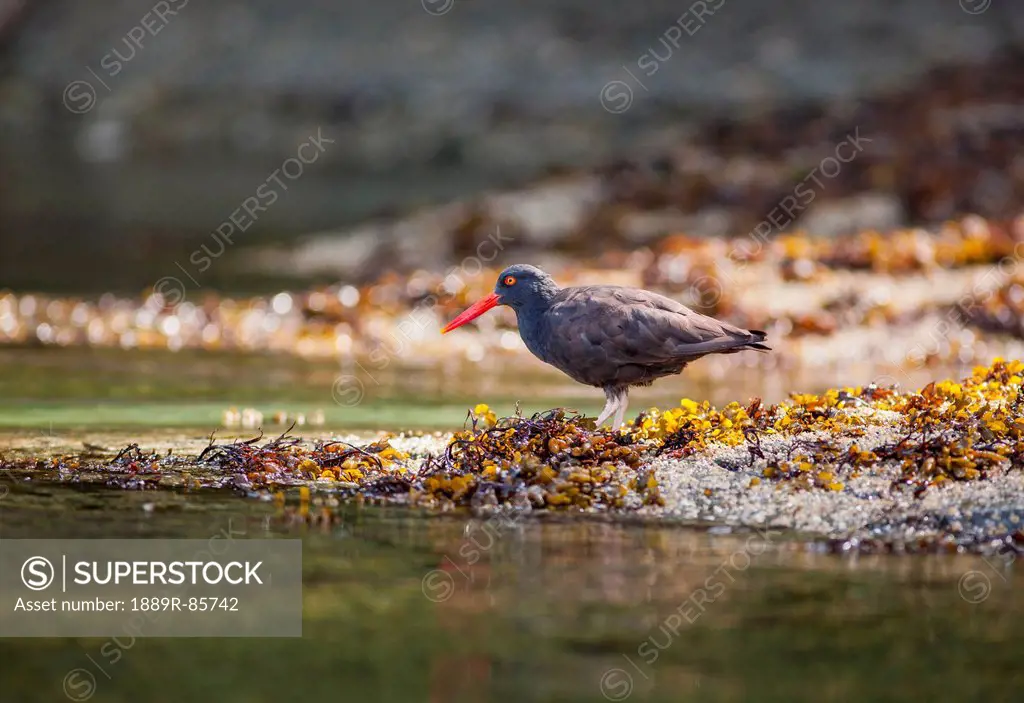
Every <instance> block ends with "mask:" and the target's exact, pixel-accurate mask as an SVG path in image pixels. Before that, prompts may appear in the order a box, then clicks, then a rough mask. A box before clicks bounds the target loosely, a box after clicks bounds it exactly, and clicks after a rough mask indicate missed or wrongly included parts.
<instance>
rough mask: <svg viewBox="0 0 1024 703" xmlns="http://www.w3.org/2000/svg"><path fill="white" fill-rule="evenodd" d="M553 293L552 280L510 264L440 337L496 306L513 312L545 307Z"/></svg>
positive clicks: (536, 270) (534, 269) (534, 270)
mask: <svg viewBox="0 0 1024 703" xmlns="http://www.w3.org/2000/svg"><path fill="white" fill-rule="evenodd" d="M557 292H558V285H557V284H555V281H554V279H552V278H551V276H549V275H547V274H546V273H544V272H543V271H541V270H540V269H539V268H537V267H536V266H530V265H529V264H513V265H512V266H509V267H508V268H506V269H505V270H504V271H502V272H501V274H499V275H498V282H497V283H495V284H494V292H493V293H491V294H490V295H489V296H487V297H486V298H484V299H482V300H479V301H477V302H476V303H474V304H473V305H471V306H470V307H469V308H467V309H466V310H465V311H464V312H462V314H460V315H459V316H458V317H456V318H455V319H454V320H452V321H451V322H449V323H448V326H447V327H445V328H444V329H443V330H441V333H442V334H445V333H448V332H451V331H452V330H453V329H455V328H456V327H461V326H462V325H464V324H466V323H467V322H469V321H471V320H474V319H476V318H478V317H480V316H481V315H483V314H484V313H485V312H487V311H488V310H490V309H491V308H494V307H496V306H498V305H508V306H509V307H511V308H512V309H513V310H516V311H517V312H518V311H519V310H522V309H523V308H528V307H532V306H542V305H545V304H546V303H547V301H549V300H550V299H551V297H552V296H553V295H554V294H555V293H557Z"/></svg>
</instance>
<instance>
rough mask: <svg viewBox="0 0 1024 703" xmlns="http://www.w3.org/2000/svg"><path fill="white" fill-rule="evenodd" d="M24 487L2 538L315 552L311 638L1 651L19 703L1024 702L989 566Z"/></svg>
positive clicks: (3, 521) (1020, 642)
mask: <svg viewBox="0 0 1024 703" xmlns="http://www.w3.org/2000/svg"><path fill="white" fill-rule="evenodd" d="M12 488H13V491H12V492H11V493H10V494H9V495H7V496H6V497H5V498H4V499H3V500H2V501H0V535H2V536H3V537H5V538H18V537H23V538H24V537H38V538H56V537H72V536H74V537H88V538H100V537H108V536H114V535H116V536H120V537H128V536H131V537H137V538H155V537H181V538H185V537H191V538H204V537H207V536H209V535H212V534H215V533H217V532H218V531H219V530H221V529H222V528H225V527H227V526H228V525H229V524H230V526H231V529H232V530H233V531H235V532H240V531H243V530H244V531H245V533H246V537H253V538H262V537H301V539H302V540H303V545H304V547H303V570H304V584H305V587H304V600H303V608H304V620H303V637H302V639H301V640H296V639H281V640H273V639H271V640H258V639H138V640H134V641H133V640H132V639H131V638H129V637H125V638H121V639H120V641H118V642H116V643H115V644H114V645H110V643H109V641H108V640H103V639H61V640H9V639H2V640H0V661H2V662H3V666H2V667H0V690H2V691H3V692H4V695H3V700H5V701H6V700H10V701H23V702H25V703H32V702H33V701H54V700H64V697H63V696H64V694H63V690H62V686H63V681H64V677H65V675H66V674H67V673H68V672H69V671H71V670H74V669H84V670H85V671H87V672H89V674H90V675H91V676H92V677H93V678H94V679H95V685H96V689H95V695H94V696H92V698H91V700H94V701H103V702H106V701H111V702H114V701H124V702H126V703H127V702H131V703H135V702H136V701H143V700H144V701H175V702H177V701H180V700H189V699H191V700H216V701H274V700H294V699H296V698H297V697H298V696H299V695H302V697H303V698H309V697H311V696H313V697H316V698H320V699H324V700H355V701H364V700H367V701H412V700H417V701H421V700H430V701H484V700H488V701H516V702H521V701H549V700H551V701H553V700H558V701H576V700H579V701H583V700H594V701H601V700H625V699H627V698H628V699H629V700H652V701H685V700H694V701H717V700H722V701H725V700H737V701H738V700H764V701H794V700H808V701H822V700H851V701H854V700H856V701H863V700H917V699H935V700H957V701H962V700H1010V699H1011V698H1012V697H1013V694H1015V693H1019V692H1020V691H1021V690H1022V689H1024V674H1022V673H1021V672H1020V667H1019V666H1018V664H1019V661H1020V657H1021V656H1022V655H1024V631H1022V630H1021V628H1020V627H1019V623H1020V618H1021V617H1022V616H1024V598H1022V589H1021V586H1020V583H1019V579H1014V578H1013V577H1012V574H1009V573H1008V572H1007V571H1006V570H1005V569H1004V568H1002V565H1000V564H989V563H986V562H984V561H983V560H981V559H980V558H975V557H957V556H952V557H903V558H894V557H867V558H866V557H859V558H856V559H853V558H842V557H837V556H827V555H823V554H818V553H815V552H813V551H811V550H809V549H808V548H807V547H806V546H805V545H803V544H802V543H800V542H797V541H794V540H793V539H792V538H791V537H790V536H787V535H781V534H773V533H769V534H767V535H760V534H756V533H743V534H710V533H709V532H708V531H706V530H703V529H698V528H665V527H653V526H643V525H622V524H619V525H615V524H608V523H603V522H596V521H591V520H561V521H553V520H537V519H523V520H521V521H519V522H517V523H515V524H510V523H500V524H498V523H493V522H492V523H488V524H489V525H490V527H489V528H485V527H484V526H483V523H480V522H475V521H473V520H471V519H470V518H469V517H467V516H446V517H428V516H424V515H419V514H414V513H410V512H406V511H402V510H395V509H387V510H384V509H376V508H365V507H364V508H356V507H354V506H353V507H349V508H347V509H346V508H342V509H341V515H340V517H339V518H338V520H337V521H336V522H335V523H333V524H331V525H330V526H315V527H314V526H310V525H309V524H307V523H306V522H304V521H301V520H300V519H299V518H297V517H296V516H297V515H298V510H295V509H293V508H297V507H299V506H285V507H284V508H282V507H280V506H275V505H273V504H269V503H262V502H256V501H251V500H246V499H242V498H239V497H237V496H235V495H232V494H230V493H217V492H208V493H199V494H190V495H185V494H179V493H171V492H124V491H111V490H88V491H79V490H75V489H72V488H67V487H54V486H46V485H36V484H33V483H21V484H18V485H16V486H13V487H12ZM467 529H468V530H469V531H468V534H467ZM471 562H475V563H471ZM438 574H443V575H442V576H438ZM981 586H985V589H984V590H982V589H981ZM701 591H703V592H704V595H703V597H702V596H701V595H699V594H700V592H701ZM982 594H983V595H984V596H985V597H984V598H983V599H981V600H980V602H973V603H972V602H969V601H976V600H979V598H978V596H979V595H982ZM700 601H705V602H700ZM673 614H675V615H674V616H673ZM104 645H108V646H107V647H106V648H104ZM118 655H119V656H118ZM79 680H81V679H79Z"/></svg>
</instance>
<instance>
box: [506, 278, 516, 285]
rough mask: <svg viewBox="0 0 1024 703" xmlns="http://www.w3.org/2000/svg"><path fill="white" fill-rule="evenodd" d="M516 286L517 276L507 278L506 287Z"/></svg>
mask: <svg viewBox="0 0 1024 703" xmlns="http://www.w3.org/2000/svg"><path fill="white" fill-rule="evenodd" d="M515 284H516V277H515V276H505V285H506V286H514V285H515Z"/></svg>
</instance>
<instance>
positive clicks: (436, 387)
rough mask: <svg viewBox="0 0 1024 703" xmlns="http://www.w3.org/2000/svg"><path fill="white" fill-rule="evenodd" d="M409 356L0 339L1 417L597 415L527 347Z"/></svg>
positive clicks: (13, 423) (646, 399) (91, 423)
mask: <svg viewBox="0 0 1024 703" xmlns="http://www.w3.org/2000/svg"><path fill="white" fill-rule="evenodd" d="M414 362H415V359H413V358H409V359H406V360H404V361H401V362H396V363H394V364H391V365H389V366H388V367H386V368H383V369H377V368H373V367H370V368H369V369H367V368H366V367H365V366H361V365H360V364H359V363H357V362H348V363H347V364H346V365H344V366H342V365H340V364H339V363H338V362H335V361H330V360H309V359H302V358H298V357H292V356H288V355H283V354H235V353H231V354H229V353H215V352H207V351H203V352H197V351H180V352H169V351H152V350H146V351H138V350H119V349H82V348H61V347H39V348H14V347H8V348H3V347H0V428H4V427H6V428H22V429H25V428H35V429H39V430H43V431H47V432H49V431H51V430H57V429H61V428H67V429H71V430H75V429H84V428H89V429H97V428H102V429H120V428H129V427H130V428H167V427H178V428H205V433H206V434H208V433H209V431H210V430H212V429H216V428H217V427H219V426H220V425H221V423H222V418H223V414H224V411H225V410H227V409H228V408H229V407H236V408H239V409H241V408H244V407H253V408H255V409H257V410H259V411H260V412H262V413H263V415H264V417H265V419H266V422H265V423H264V427H265V428H266V429H267V431H268V432H271V431H273V430H274V429H275V427H274V426H273V425H272V424H271V419H272V416H273V415H274V413H276V412H278V411H284V412H287V413H291V414H292V415H294V414H297V413H302V414H303V415H305V416H306V417H307V418H308V417H310V416H312V415H313V414H314V413H316V411H318V410H320V411H322V412H323V416H324V420H325V426H326V427H327V428H329V429H333V430H341V431H344V430H390V431H395V430H403V429H449V430H450V429H454V428H458V427H461V426H462V425H463V423H464V422H465V419H466V411H467V409H468V408H470V407H473V406H474V405H476V404H477V403H481V402H482V403H487V404H488V405H490V406H491V407H492V408H493V409H494V410H495V411H496V412H497V413H498V414H499V415H510V414H512V413H513V412H514V411H515V410H516V407H517V405H518V407H519V408H520V409H521V410H522V412H523V413H524V414H526V415H530V414H532V413H535V412H541V411H544V410H549V409H551V408H553V407H566V408H571V409H575V410H579V411H580V412H585V413H588V414H590V415H591V416H595V415H597V414H598V413H599V411H600V410H601V408H602V407H603V405H604V395H603V394H602V393H601V391H600V390H599V389H596V388H590V387H587V386H582V385H580V384H577V383H575V382H573V381H572V380H570V379H569V378H568V377H566V376H564V375H562V374H561V373H560V372H558V371H556V370H554V369H552V368H551V367H548V366H546V365H545V364H543V363H541V362H540V361H538V360H536V359H534V358H533V357H530V356H528V355H523V356H522V357H521V358H516V359H515V360H513V361H512V362H511V363H510V362H509V361H508V360H500V361H485V362H484V363H481V364H473V363H470V362H465V361H461V362H460V361H450V362H447V363H433V364H431V363H429V362H425V361H421V362H420V363H419V364H416V365H414ZM698 363H711V362H707V361H704V360H702V361H701V362H698ZM703 371H706V369H705V370H702V372H703ZM967 371H969V369H967V368H966V367H960V368H956V367H947V368H939V369H925V370H921V371H916V372H914V373H913V374H912V375H907V374H905V373H902V374H900V375H899V377H895V376H893V375H891V372H890V373H889V374H886V373H883V372H882V371H881V370H879V369H874V368H869V367H867V366H865V367H864V368H844V369H804V370H800V371H780V370H776V371H772V372H770V373H766V372H764V371H761V370H758V369H751V368H743V367H740V368H738V369H734V370H732V371H730V372H728V373H727V374H726V375H724V376H723V377H721V378H710V377H709V376H708V375H706V374H704V375H701V374H698V373H689V372H685V373H683V374H682V375H680V376H674V377H670V378H665V379H661V380H659V381H658V382H657V383H655V384H654V385H653V386H651V387H649V388H635V389H633V390H632V391H631V392H630V406H629V407H630V416H635V415H634V414H635V413H639V412H640V411H642V410H644V409H646V408H649V407H652V406H657V407H675V406H676V405H677V404H678V403H679V400H680V399H681V398H684V397H686V398H693V399H696V400H698V401H700V400H709V401H710V402H712V403H714V404H716V405H718V406H724V405H725V404H727V403H729V402H731V401H734V400H735V401H738V402H740V403H743V404H747V403H749V401H750V400H751V399H752V398H754V397H761V398H763V399H764V400H765V402H768V403H774V402H778V401H780V400H783V399H785V398H786V397H787V396H788V394H789V393H790V392H803V393H818V392H821V391H823V390H825V389H827V388H830V387H836V386H840V387H841V386H848V385H852V386H856V385H866V384H868V383H871V382H873V381H878V382H879V383H881V384H883V385H889V384H892V383H900V384H902V385H903V386H904V387H915V388H916V387H919V386H922V385H924V384H926V383H928V382H929V381H930V380H933V379H935V378H946V377H953V378H959V377H961V376H962V375H963V374H964V373H965V372H967ZM282 429H283V428H282ZM298 431H300V432H301V431H302V428H299V430H298Z"/></svg>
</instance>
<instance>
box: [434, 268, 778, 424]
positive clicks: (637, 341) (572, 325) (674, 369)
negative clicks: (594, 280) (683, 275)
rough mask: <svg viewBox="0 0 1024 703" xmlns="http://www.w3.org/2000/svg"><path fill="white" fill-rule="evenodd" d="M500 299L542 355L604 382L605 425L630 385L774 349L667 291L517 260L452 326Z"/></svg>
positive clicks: (622, 408)
mask: <svg viewBox="0 0 1024 703" xmlns="http://www.w3.org/2000/svg"><path fill="white" fill-rule="evenodd" d="M497 305H508V306H509V307H511V308H512V309H513V310H515V311H516V318H517V319H518V321H519V335H520V336H521V337H522V338H523V342H525V343H526V347H527V348H528V349H529V350H530V351H531V352H533V355H534V356H536V357H537V358H538V359H540V360H541V361H545V362H547V363H549V364H551V365H552V366H554V367H555V368H557V369H560V370H561V371H563V372H564V373H566V374H567V375H569V376H570V377H571V378H573V379H574V380H576V381H579V382H580V383H586V384H587V385H590V386H597V387H598V388H603V389H604V394H605V396H606V397H607V398H608V403H607V404H606V405H605V406H604V410H603V411H602V412H601V415H600V416H599V417H598V418H597V424H598V425H600V424H601V423H603V422H604V421H605V420H607V419H608V417H609V416H610V415H611V414H612V412H614V413H615V419H614V421H613V424H612V427H613V428H618V427H620V426H621V425H622V420H623V417H624V415H625V414H626V406H627V404H628V393H629V387H630V386H649V385H650V384H651V383H652V382H653V381H654V380H655V379H658V378H661V377H662V376H669V375H671V374H677V373H679V372H680V371H682V370H683V369H684V368H686V365H687V364H689V363H690V362H691V361H695V360H697V359H699V358H700V357H702V356H704V355H705V354H734V353H736V352H738V351H743V350H744V349H754V350H757V351H762V352H766V351H771V348H770V347H768V346H767V345H765V344H763V342H764V340H765V337H766V335H765V333H764V332H761V331H759V330H744V329H740V328H739V327H734V326H732V325H730V324H727V323H725V322H719V321H718V320H715V319H714V318H711V317H708V316H706V315H701V314H700V313H698V312H694V311H693V310H690V309H689V308H688V307H686V306H685V305H681V304H679V303H677V302H676V301H674V300H670V299H669V298H666V297H665V296H663V295H658V294H657V293H651V292H650V291H646V290H640V289H638V288H623V287H620V286H580V287H578V288H559V287H558V285H557V284H556V283H555V282H554V280H552V278H551V276H549V275H547V274H546V273H544V272H543V271H541V270H540V269H539V268H537V267H536V266H528V265H526V264H516V265H513V266H509V267H508V268H507V269H505V270H504V271H502V272H501V275H500V276H498V282H497V284H496V285H495V286H494V292H493V293H491V294H490V295H489V296H487V297H486V298H484V299H483V300H481V301H479V302H477V303H476V304H474V305H473V306H472V307H470V308H469V309H467V310H466V311H465V312H463V313H462V314H461V315H459V316H458V317H456V318H455V319H454V320H452V321H451V322H450V323H448V326H447V327H445V328H444V330H442V333H447V332H451V331H452V330H453V329H455V328H456V327H459V326H461V325H464V324H466V323H467V322H469V321H470V320H473V319H475V318H477V317H479V316H480V315H482V314H484V313H485V312H487V311H488V310H490V309H491V308H493V307H495V306H497Z"/></svg>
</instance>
